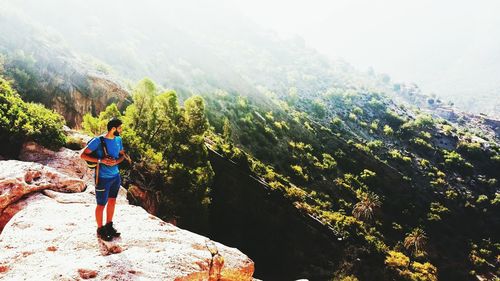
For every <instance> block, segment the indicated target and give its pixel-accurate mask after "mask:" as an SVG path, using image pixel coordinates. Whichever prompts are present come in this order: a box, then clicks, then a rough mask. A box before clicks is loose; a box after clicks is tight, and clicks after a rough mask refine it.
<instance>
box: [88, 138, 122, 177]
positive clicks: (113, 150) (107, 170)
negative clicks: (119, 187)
mask: <svg viewBox="0 0 500 281" xmlns="http://www.w3.org/2000/svg"><path fill="white" fill-rule="evenodd" d="M104 142H105V143H106V149H107V150H108V155H109V156H110V157H112V158H114V159H118V158H120V151H121V150H123V144H122V138H121V137H115V138H114V139H108V138H104ZM87 148H88V149H90V150H92V151H94V150H96V149H97V157H98V158H99V159H103V158H104V152H103V150H102V148H101V140H100V139H99V137H95V138H94V139H93V140H92V141H90V142H89V144H88V145H87ZM118 174H119V171H118V165H114V166H111V167H110V166H107V165H104V164H102V163H101V165H100V166H99V177H100V178H114V177H116V176H117V175H118Z"/></svg>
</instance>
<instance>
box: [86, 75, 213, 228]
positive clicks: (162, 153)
mask: <svg viewBox="0 0 500 281" xmlns="http://www.w3.org/2000/svg"><path fill="white" fill-rule="evenodd" d="M132 97H133V103H132V104H131V105H130V106H128V107H127V109H126V111H125V114H124V115H123V116H121V114H120V112H119V111H118V109H117V107H116V105H114V104H112V105H110V106H108V107H107V108H106V110H105V111H103V112H101V113H100V114H99V116H98V117H92V116H91V115H90V114H87V115H85V116H84V121H83V128H84V130H85V131H86V132H87V133H89V134H91V135H97V134H101V133H103V132H104V131H106V124H107V121H108V120H109V119H110V118H111V117H121V118H122V119H123V121H124V124H123V128H124V129H123V134H122V136H123V140H124V146H125V148H126V150H127V152H128V153H129V154H130V156H131V157H132V159H133V162H132V165H131V166H130V167H126V168H127V169H126V170H125V174H124V175H125V182H126V184H131V183H134V184H137V185H139V186H141V188H143V189H146V190H149V191H151V192H154V194H156V197H157V202H158V204H159V205H160V206H161V208H160V209H159V213H158V214H157V215H158V216H159V217H161V218H162V219H164V220H167V221H168V220H172V219H174V218H175V219H177V221H178V222H179V225H180V226H182V227H186V228H189V229H192V230H195V231H198V232H206V231H207V227H208V225H207V223H208V212H207V207H208V204H209V203H210V198H209V197H208V192H209V186H210V183H211V178H212V176H213V171H212V168H211V166H210V164H209V162H208V158H207V149H206V147H205V145H204V134H205V131H206V130H207V129H208V122H207V119H206V117H205V105H204V101H203V99H202V98H201V97H199V96H192V97H190V98H189V99H187V100H186V101H185V102H184V106H183V107H181V106H179V104H178V100H177V94H176V93H175V92H174V91H166V92H162V93H160V92H158V89H157V87H156V85H155V84H154V83H153V82H152V81H151V80H148V79H144V80H142V81H140V82H139V83H138V84H137V85H136V86H135V87H134V89H133V91H132Z"/></svg>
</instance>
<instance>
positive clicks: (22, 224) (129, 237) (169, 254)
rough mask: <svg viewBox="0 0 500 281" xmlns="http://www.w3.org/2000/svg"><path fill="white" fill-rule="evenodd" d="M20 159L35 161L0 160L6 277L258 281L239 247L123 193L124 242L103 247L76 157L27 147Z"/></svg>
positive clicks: (118, 217)
mask: <svg viewBox="0 0 500 281" xmlns="http://www.w3.org/2000/svg"><path fill="white" fill-rule="evenodd" d="M20 158H21V159H24V160H31V161H17V160H1V161H0V227H2V228H3V231H2V232H1V234H0V249H1V251H0V279H2V280H80V279H89V278H94V279H96V280H136V279H140V280H252V275H253V271H254V264H253V262H252V260H250V259H249V258H248V257H247V256H246V255H244V254H243V253H241V252H240V251H239V250H238V249H235V248H230V247H227V246H224V245H222V244H220V243H217V242H215V241H212V240H210V239H209V238H207V237H203V236H200V235H197V234H194V233H191V232H189V231H186V230H182V229H179V228H177V227H176V226H174V225H172V224H169V223H166V222H164V221H162V220H160V219H158V218H157V217H155V216H152V215H150V214H148V213H147V212H146V211H144V210H143V209H142V208H140V207H137V206H131V205H129V204H128V201H127V199H126V198H125V194H126V192H125V190H124V189H122V190H121V191H120V194H119V198H118V205H117V208H116V212H115V219H114V222H115V225H116V227H117V228H118V230H119V231H121V232H122V237H121V238H119V239H116V240H114V241H113V242H110V243H104V242H100V241H99V240H98V239H97V238H96V235H95V221H94V208H95V199H94V198H95V197H94V194H95V193H94V186H93V184H92V178H91V176H90V173H89V171H88V170H87V169H86V168H85V164H84V162H83V161H81V160H79V158H78V152H75V151H70V150H68V149H65V148H63V149H61V150H60V151H58V152H51V151H49V150H46V149H43V148H41V147H39V146H38V145H36V144H34V143H29V144H26V145H25V146H24V148H23V151H22V152H21V156H20ZM33 161H36V162H38V163H35V162H33Z"/></svg>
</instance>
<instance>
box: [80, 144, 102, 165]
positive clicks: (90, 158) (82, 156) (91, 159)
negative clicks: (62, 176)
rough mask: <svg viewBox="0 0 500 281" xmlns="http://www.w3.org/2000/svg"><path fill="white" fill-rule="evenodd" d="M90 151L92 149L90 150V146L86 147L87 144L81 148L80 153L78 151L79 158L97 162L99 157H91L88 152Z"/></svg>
mask: <svg viewBox="0 0 500 281" xmlns="http://www.w3.org/2000/svg"><path fill="white" fill-rule="evenodd" d="M91 153H92V150H90V148H88V147H87V146H86V147H85V148H84V149H83V150H82V153H80V158H82V159H83V160H85V161H89V162H94V163H98V162H99V159H98V158H96V157H92V156H90V154H91Z"/></svg>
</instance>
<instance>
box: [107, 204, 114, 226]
mask: <svg viewBox="0 0 500 281" xmlns="http://www.w3.org/2000/svg"><path fill="white" fill-rule="evenodd" d="M115 206H116V198H109V199H108V206H107V207H106V224H107V223H109V222H112V221H113V215H114V214H115Z"/></svg>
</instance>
